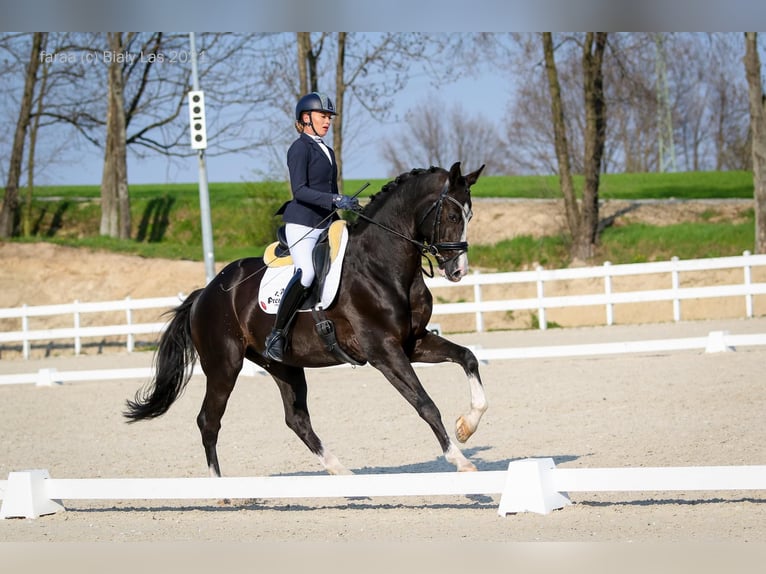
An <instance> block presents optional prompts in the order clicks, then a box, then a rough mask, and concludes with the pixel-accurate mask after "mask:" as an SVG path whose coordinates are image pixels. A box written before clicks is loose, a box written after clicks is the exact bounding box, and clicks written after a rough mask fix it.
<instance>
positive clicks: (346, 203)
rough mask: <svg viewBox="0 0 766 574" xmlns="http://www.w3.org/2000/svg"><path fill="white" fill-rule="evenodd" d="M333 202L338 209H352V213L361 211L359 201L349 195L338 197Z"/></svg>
mask: <svg viewBox="0 0 766 574" xmlns="http://www.w3.org/2000/svg"><path fill="white" fill-rule="evenodd" d="M332 202H333V204H335V207H337V208H338V209H350V210H351V211H357V210H358V209H359V200H358V199H357V198H355V197H351V196H349V195H336V196H335V197H334V198H333V201H332Z"/></svg>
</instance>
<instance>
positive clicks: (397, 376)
mask: <svg viewBox="0 0 766 574" xmlns="http://www.w3.org/2000/svg"><path fill="white" fill-rule="evenodd" d="M369 363H370V364H371V365H372V366H373V367H375V368H376V369H378V370H379V371H380V372H381V373H383V375H384V376H385V377H386V378H387V379H388V381H389V382H390V383H391V384H392V385H393V386H394V388H396V390H397V391H399V393H400V394H401V395H402V396H403V397H404V398H405V399H406V400H407V402H408V403H410V404H411V405H412V406H413V407H414V408H415V410H416V411H417V412H418V414H419V415H420V417H421V418H422V419H423V420H424V421H426V422H427V423H428V425H429V426H430V427H431V430H433V432H434V434H435V435H436V439H437V440H438V441H439V445H440V446H441V447H442V452H443V453H444V457H445V458H446V459H447V461H448V462H451V463H452V464H454V465H455V467H456V468H457V470H459V471H475V470H476V467H475V466H474V464H473V463H472V462H471V461H470V460H468V459H467V458H466V457H465V455H464V454H463V453H462V452H461V451H460V448H459V447H458V446H457V445H456V444H455V443H454V442H452V440H451V439H450V438H449V435H448V434H447V429H445V428H444V423H443V422H442V418H441V413H440V412H439V409H438V408H437V406H436V404H435V403H434V402H433V400H432V399H431V397H430V396H429V395H428V393H427V392H426V390H425V389H424V388H423V385H422V384H421V383H420V380H419V379H418V377H417V375H416V374H415V370H414V369H413V368H412V365H411V364H410V361H409V359H408V358H407V355H405V354H404V351H402V350H401V348H398V349H390V350H389V352H388V353H384V354H383V355H378V356H377V357H369Z"/></svg>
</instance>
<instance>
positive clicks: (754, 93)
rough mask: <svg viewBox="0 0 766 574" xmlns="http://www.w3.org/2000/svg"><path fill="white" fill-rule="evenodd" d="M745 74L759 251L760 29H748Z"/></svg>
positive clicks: (763, 229) (762, 179)
mask: <svg viewBox="0 0 766 574" xmlns="http://www.w3.org/2000/svg"><path fill="white" fill-rule="evenodd" d="M745 73H746V75H747V84H748V95H749V100H750V137H751V141H752V158H753V196H754V199H755V252H756V253H766V110H765V109H764V106H765V105H766V100H765V99H764V94H763V86H762V84H761V61H760V58H759V56H758V37H757V33H756V32H745Z"/></svg>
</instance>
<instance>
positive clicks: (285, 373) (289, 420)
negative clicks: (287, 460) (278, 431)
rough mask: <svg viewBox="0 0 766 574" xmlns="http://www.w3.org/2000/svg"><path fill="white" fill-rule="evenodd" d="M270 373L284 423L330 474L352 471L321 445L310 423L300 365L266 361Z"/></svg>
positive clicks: (303, 377) (304, 381) (305, 389)
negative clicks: (280, 402) (283, 415)
mask: <svg viewBox="0 0 766 574" xmlns="http://www.w3.org/2000/svg"><path fill="white" fill-rule="evenodd" d="M267 369H268V371H269V373H270V374H271V376H272V377H273V378H274V380H275V381H276V383H277V386H278V387H279V393H280V394H281V395H282V404H283V406H284V409H285V423H286V424H287V426H288V427H289V428H290V429H291V430H292V431H293V432H294V433H295V434H296V435H298V438H300V439H301V440H302V441H303V443H304V444H305V445H306V446H307V447H308V448H309V450H310V451H311V452H313V453H314V454H315V455H316V456H317V458H318V459H319V462H320V463H321V464H322V466H323V467H324V468H325V470H326V471H327V472H328V473H330V474H351V471H349V470H348V469H347V468H346V467H344V466H343V465H342V464H341V463H340V461H339V460H338V459H337V458H336V457H335V455H334V454H332V453H331V452H330V451H329V450H328V449H326V448H325V447H324V445H323V444H322V441H321V439H320V438H319V437H318V436H317V434H316V433H315V432H314V429H313V427H312V426H311V417H310V416H309V410H308V402H307V396H308V388H307V386H306V375H305V373H304V371H303V369H301V368H298V367H289V366H286V365H283V364H281V363H277V364H274V363H272V364H271V365H268V367H267Z"/></svg>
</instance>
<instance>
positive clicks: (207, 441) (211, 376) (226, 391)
mask: <svg viewBox="0 0 766 574" xmlns="http://www.w3.org/2000/svg"><path fill="white" fill-rule="evenodd" d="M240 367H241V364H240ZM239 370H240V369H236V370H234V371H233V372H231V369H220V370H216V369H210V370H207V369H206V372H207V373H208V374H207V389H206V391H205V398H204V400H203V401H202V407H201V408H200V411H199V415H197V426H198V427H199V431H200V434H201V435H202V446H203V447H204V448H205V457H206V458H207V467H208V470H209V472H210V476H212V477H219V476H221V467H220V465H219V464H218V451H217V448H216V445H217V444H218V432H219V431H220V430H221V419H222V418H223V413H224V412H225V411H226V405H227V403H228V402H229V397H230V396H231V391H232V390H233V389H234V384H235V383H236V382H237V375H238V374H239ZM227 371H228V372H227Z"/></svg>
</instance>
